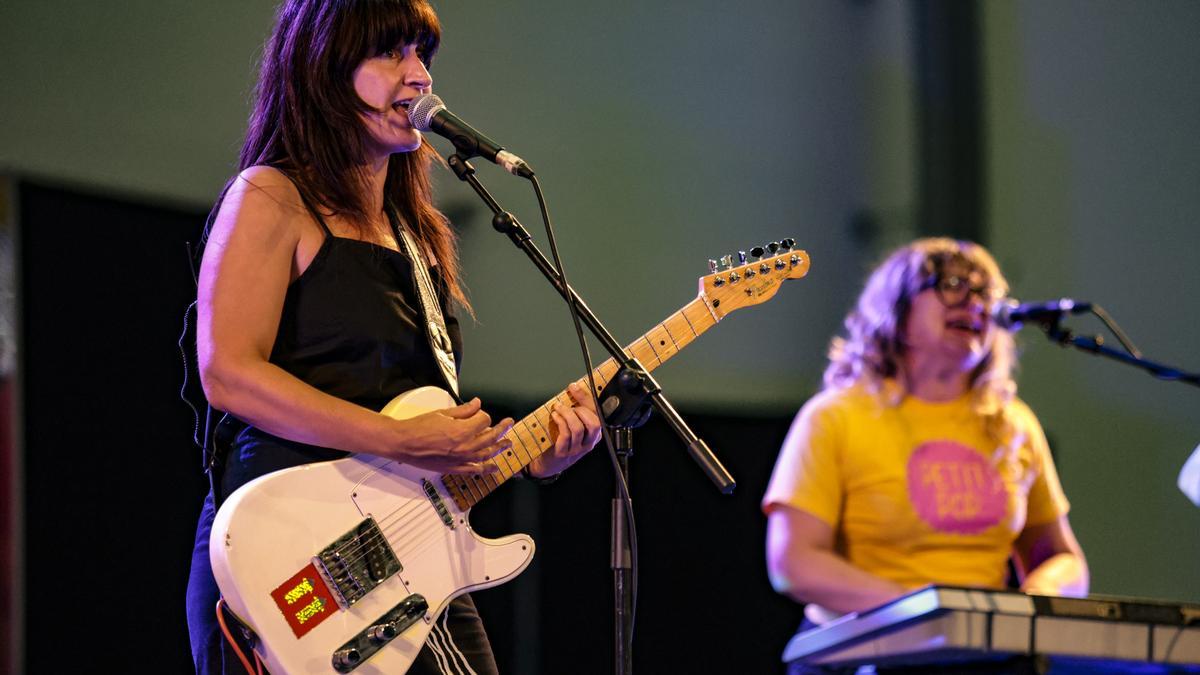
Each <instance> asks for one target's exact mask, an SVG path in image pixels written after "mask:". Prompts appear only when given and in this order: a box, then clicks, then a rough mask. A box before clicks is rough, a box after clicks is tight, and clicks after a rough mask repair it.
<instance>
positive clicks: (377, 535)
mask: <svg viewBox="0 0 1200 675" xmlns="http://www.w3.org/2000/svg"><path fill="white" fill-rule="evenodd" d="M313 563H314V564H315V565H316V567H317V570H318V571H319V572H320V573H321V576H322V577H323V578H324V579H325V581H326V583H327V584H328V585H329V588H330V590H331V591H333V594H334V597H335V598H336V599H337V601H338V604H339V605H341V606H342V608H343V609H345V608H347V607H349V606H350V605H353V604H354V603H356V602H358V601H359V600H361V599H362V598H363V597H364V596H366V594H367V593H370V592H371V591H372V590H373V589H374V588H375V587H376V586H378V585H379V584H382V583H383V582H384V581H386V580H387V579H388V578H389V577H391V576H392V575H393V574H396V573H397V572H400V571H402V570H403V569H404V567H403V566H402V565H401V564H400V560H399V559H398V558H396V553H395V552H394V551H392V547H391V545H390V544H388V541H387V538H386V537H384V536H383V532H382V531H381V530H380V529H379V525H377V524H376V523H375V519H374V518H367V519H366V520H364V521H362V522H361V523H359V524H358V525H357V526H355V528H354V529H352V530H350V531H349V532H347V533H346V534H343V535H342V536H340V537H338V538H337V540H336V541H334V542H333V543H332V544H330V545H329V546H326V547H325V549H324V550H322V551H321V552H320V553H318V554H317V555H316V557H314V558H313Z"/></svg>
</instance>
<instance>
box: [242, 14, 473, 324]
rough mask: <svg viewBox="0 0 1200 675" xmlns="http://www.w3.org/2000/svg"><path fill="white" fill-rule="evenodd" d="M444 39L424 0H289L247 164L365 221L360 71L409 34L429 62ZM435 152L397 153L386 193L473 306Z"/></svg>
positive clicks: (265, 72)
mask: <svg viewBox="0 0 1200 675" xmlns="http://www.w3.org/2000/svg"><path fill="white" fill-rule="evenodd" d="M440 40H441V25H440V24H439V22H438V18H437V15H436V14H434V11H433V8H432V7H430V6H429V4H428V3H427V2H426V0H285V1H284V2H283V3H282V4H281V5H280V6H279V11H278V14H277V16H276V19H275V28H274V30H273V31H272V33H271V37H270V39H268V40H267V43H266V45H265V46H264V47H263V54H262V64H261V68H260V71H259V76H258V85H257V87H256V90H255V97H254V107H253V109H252V111H251V114H250V122H249V125H248V128H247V131H246V140H245V143H244V144H243V146H242V151H241V154H240V156H239V169H246V168H248V167H251V166H255V165H269V166H273V167H275V168H277V169H279V170H280V171H283V172H284V173H285V174H287V175H288V177H289V178H291V179H292V181H293V182H294V183H295V184H296V188H297V189H298V190H299V191H300V194H301V196H302V197H303V198H304V199H305V201H306V202H307V203H308V204H311V205H312V206H313V207H314V208H317V209H320V210H322V211H324V212H328V213H332V214H337V215H340V216H343V217H345V218H346V219H347V220H348V221H349V222H350V223H352V224H354V225H355V226H357V227H364V224H365V223H369V222H370V220H371V218H370V214H368V213H367V211H368V205H367V197H366V194H365V191H364V190H363V186H364V185H365V184H366V180H367V175H366V167H365V164H364V161H363V160H364V158H365V157H366V148H367V147H368V143H369V142H370V136H369V132H368V130H367V128H366V126H365V125H364V124H363V122H362V119H361V115H362V113H364V112H372V111H374V109H372V108H371V107H369V106H368V105H367V104H366V103H365V102H364V101H363V100H362V99H361V98H360V97H359V96H358V94H357V93H356V92H355V90H354V85H353V75H354V71H355V69H356V68H357V67H358V66H359V64H361V63H362V61H363V60H364V59H366V58H369V57H373V56H378V55H380V54H382V53H384V52H386V51H387V50H390V49H395V48H397V47H401V46H403V45H408V44H415V45H416V46H417V50H418V53H419V54H420V55H421V58H422V60H423V61H424V62H425V65H426V66H427V67H428V66H429V65H431V63H432V61H433V56H434V54H435V53H436V52H437V48H438V44H439V42H440ZM374 112H377V111H374ZM437 158H438V155H437V152H436V151H435V150H434V149H433V147H432V146H430V145H429V143H428V142H427V141H425V140H422V141H421V146H420V147H419V148H418V149H417V150H415V151H413V152H404V153H396V154H393V155H391V157H390V158H389V160H388V169H387V179H386V181H385V183H384V200H385V202H386V203H388V204H390V205H391V206H392V207H393V208H394V209H395V210H396V211H397V213H398V215H399V216H400V217H401V218H402V219H403V220H404V222H405V223H407V224H408V225H409V226H410V227H411V228H412V230H413V234H414V235H415V236H416V237H417V239H418V240H420V241H421V242H423V243H424V244H425V245H426V246H428V247H429V248H430V249H431V250H432V251H433V254H434V256H436V258H437V261H438V264H439V266H440V268H441V275H442V278H443V280H444V281H445V284H446V289H447V291H448V292H449V294H450V297H452V298H454V299H455V300H456V301H458V302H459V303H460V304H462V305H463V306H464V307H466V308H468V309H469V308H470V305H469V303H468V302H467V299H466V296H465V294H464V293H463V289H462V285H461V281H460V270H459V264H458V251H457V242H456V238H455V235H454V232H453V230H451V229H450V226H449V223H448V222H447V220H446V217H445V216H443V215H442V214H441V212H439V211H438V210H437V209H436V208H434V205H433V194H432V192H433V191H432V185H431V181H430V175H429V173H430V167H431V165H432V164H433V162H434V161H435V160H437Z"/></svg>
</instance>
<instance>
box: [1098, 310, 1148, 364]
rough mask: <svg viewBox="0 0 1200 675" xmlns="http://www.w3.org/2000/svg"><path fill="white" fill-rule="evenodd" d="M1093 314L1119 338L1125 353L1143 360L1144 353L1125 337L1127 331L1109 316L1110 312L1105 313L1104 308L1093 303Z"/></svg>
mask: <svg viewBox="0 0 1200 675" xmlns="http://www.w3.org/2000/svg"><path fill="white" fill-rule="evenodd" d="M1092 314H1095V315H1096V317H1097V318H1098V319H1100V321H1101V322H1103V323H1104V325H1105V326H1107V327H1108V329H1109V330H1110V331H1112V334H1113V335H1115V336H1117V340H1118V341H1119V342H1120V343H1121V346H1122V347H1124V348H1125V351H1127V352H1129V354H1130V355H1131V356H1133V357H1134V358H1137V359H1140V358H1142V351H1141V350H1140V349H1138V348H1137V347H1136V346H1134V344H1133V341H1132V340H1130V339H1129V336H1127V335H1125V331H1123V330H1121V327H1120V326H1118V325H1117V322H1116V321H1114V320H1113V318H1112V317H1111V316H1109V315H1108V312H1106V311H1104V308H1103V307H1101V306H1100V305H1097V304H1095V303H1093V304H1092Z"/></svg>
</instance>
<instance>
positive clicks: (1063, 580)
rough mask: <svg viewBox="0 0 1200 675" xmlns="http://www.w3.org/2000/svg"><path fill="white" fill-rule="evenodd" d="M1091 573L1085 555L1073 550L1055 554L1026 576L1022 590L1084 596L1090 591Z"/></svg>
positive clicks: (1044, 593)
mask: <svg viewBox="0 0 1200 675" xmlns="http://www.w3.org/2000/svg"><path fill="white" fill-rule="evenodd" d="M1088 583H1089V575H1088V568H1087V563H1086V562H1085V561H1084V559H1083V557H1082V556H1080V555H1078V554H1076V553H1073V552H1062V553H1058V554H1055V555H1053V556H1051V557H1049V558H1047V559H1046V560H1044V561H1042V563H1041V564H1039V565H1038V566H1037V567H1035V568H1033V570H1031V571H1030V572H1029V574H1027V575H1026V576H1025V581H1024V582H1023V583H1022V584H1021V590H1022V591H1025V592H1026V593H1039V594H1042V595H1066V596H1074V597H1083V596H1085V595H1087V593H1088Z"/></svg>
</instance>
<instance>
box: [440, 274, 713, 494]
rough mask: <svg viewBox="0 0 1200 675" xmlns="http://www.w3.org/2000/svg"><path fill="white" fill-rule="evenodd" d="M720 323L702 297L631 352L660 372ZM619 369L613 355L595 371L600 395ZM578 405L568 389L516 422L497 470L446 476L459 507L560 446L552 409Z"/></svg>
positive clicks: (582, 382)
mask: <svg viewBox="0 0 1200 675" xmlns="http://www.w3.org/2000/svg"><path fill="white" fill-rule="evenodd" d="M716 323H717V317H716V316H715V315H714V313H713V312H712V311H711V310H710V309H709V307H708V305H706V304H705V299H704V297H703V296H701V297H697V298H696V299H694V300H692V301H691V302H689V303H688V304H686V305H684V307H683V308H682V309H680V310H679V311H677V312H675V313H674V314H672V315H671V316H669V317H667V319H666V320H665V321H663V322H662V323H660V324H658V325H657V326H655V327H654V328H652V329H650V331H649V332H647V333H646V334H645V335H643V336H641V337H640V338H638V339H637V340H635V341H633V342H632V343H630V344H629V345H628V346H626V347H625V353H626V354H629V355H630V356H633V357H634V358H636V359H637V360H638V361H640V362H641V363H642V365H643V366H645V368H646V370H654V369H655V368H657V367H658V366H660V365H662V364H663V363H665V362H666V361H667V359H669V358H671V357H672V356H675V354H677V353H679V351H680V350H682V349H683V348H684V347H686V346H688V345H689V344H691V342H692V340H695V339H696V338H698V337H700V335H701V334H702V333H703V332H704V331H706V330H708V329H709V328H712V327H713V326H714V325H716ZM619 369H620V364H618V363H617V362H616V361H615V360H614V359H611V358H610V359H608V360H607V361H605V362H604V363H602V364H600V366H599V367H597V368H596V369H595V370H593V371H592V377H593V379H595V381H596V394H597V395H599V393H600V392H601V391H602V390H603V389H604V386H605V385H606V384H608V381H609V380H610V379H612V378H613V377H614V376H615V375H616V374H617V371H618V370H619ZM576 384H578V385H579V386H581V387H583V388H585V389H586V388H587V387H588V381H587V378H586V377H585V378H582V379H580V380H578V381H577V382H576ZM574 404H575V401H574V400H573V399H572V398H571V395H570V394H568V393H567V392H566V390H563V391H560V392H559V393H558V394H557V395H556V396H555V397H554V398H552V399H550V400H549V401H547V402H546V403H544V404H543V405H542V406H541V407H539V408H538V409H537V410H534V411H533V412H532V413H530V414H529V415H527V416H525V418H524V419H522V420H520V421H518V422H516V423H515V424H513V427H512V429H511V430H509V432H508V433H507V434H505V436H504V437H505V438H507V439H509V440H511V441H512V449H510V450H508V451H506V452H504V453H502V454H500V455H497V456H495V457H493V458H492V459H491V460H489V462H491V463H493V464H495V465H496V467H497V469H498V470H497V471H495V472H492V473H483V474H445V475H443V476H442V483H443V484H444V485H445V486H446V489H447V490H448V491H449V492H450V495H451V497H453V499H454V502H455V503H456V504H458V506H459V508H461V509H463V510H466V509H468V508H470V507H472V506H474V505H475V504H478V503H479V501H480V500H481V499H483V498H484V497H486V496H487V495H489V494H491V492H492V491H493V490H495V489H496V488H497V487H499V486H500V485H501V484H503V483H504V482H505V481H506V480H508V479H509V478H512V477H513V476H515V475H516V474H518V473H520V472H521V469H523V468H525V467H526V466H528V465H529V464H530V463H531V462H532V461H533V460H535V459H537V458H538V457H539V456H540V455H541V454H542V453H544V452H546V451H548V450H550V449H551V448H552V447H554V441H553V438H552V437H551V433H550V424H551V421H550V420H551V418H550V411H551V410H552V409H553V408H554V407H555V406H563V407H571V406H573V405H574Z"/></svg>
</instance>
